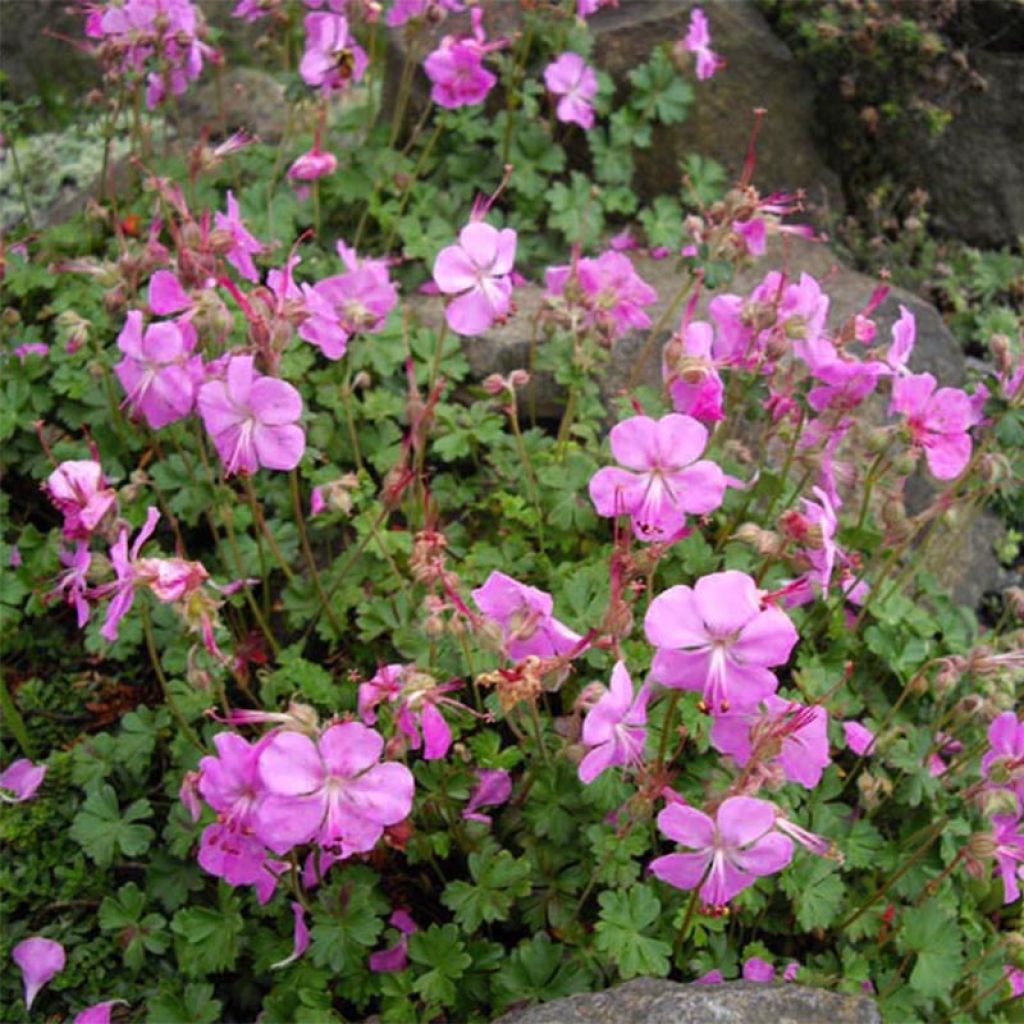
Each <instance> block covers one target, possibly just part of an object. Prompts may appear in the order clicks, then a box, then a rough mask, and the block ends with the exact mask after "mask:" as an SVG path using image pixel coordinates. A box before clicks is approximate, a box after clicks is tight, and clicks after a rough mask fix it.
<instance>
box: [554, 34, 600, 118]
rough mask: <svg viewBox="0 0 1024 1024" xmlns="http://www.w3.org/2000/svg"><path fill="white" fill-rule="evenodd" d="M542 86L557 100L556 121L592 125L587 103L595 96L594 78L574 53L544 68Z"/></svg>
mask: <svg viewBox="0 0 1024 1024" xmlns="http://www.w3.org/2000/svg"><path fill="white" fill-rule="evenodd" d="M544 84H545V85H546V86H547V87H548V89H549V90H550V91H551V92H552V93H554V94H555V95H556V96H557V97H559V99H558V109H557V111H556V116H557V117H558V120H559V121H563V122H566V123H569V122H571V123H573V124H578V125H579V126H580V127H581V128H583V129H585V130H586V129H590V128H593V126H594V108H593V106H592V105H591V100H593V98H594V97H595V96H596V95H597V75H596V74H594V69H593V68H592V67H590V66H589V65H588V64H587V63H586V61H584V59H583V58H582V57H581V56H580V55H579V54H578V53H563V54H562V55H561V56H560V57H559V58H558V60H556V61H553V62H552V63H551V64H549V65H548V66H547V67H546V68H545V69H544Z"/></svg>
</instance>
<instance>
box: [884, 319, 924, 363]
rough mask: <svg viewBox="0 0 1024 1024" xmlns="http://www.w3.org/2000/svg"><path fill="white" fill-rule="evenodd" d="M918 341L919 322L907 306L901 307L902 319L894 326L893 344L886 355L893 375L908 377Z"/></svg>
mask: <svg viewBox="0 0 1024 1024" xmlns="http://www.w3.org/2000/svg"><path fill="white" fill-rule="evenodd" d="M916 339H917V320H916V319H915V318H914V314H913V313H911V312H910V310H909V309H907V307H906V306H900V318H899V320H897V321H896V323H894V324H893V325H892V344H891V345H890V346H889V348H888V351H887V352H886V353H885V361H886V363H888V365H889V368H890V369H891V370H892V371H893V373H896V374H899V375H900V376H906V375H908V374H909V373H910V370H909V368H908V366H907V363H908V361H909V360H910V355H911V353H912V352H913V351H914V342H915V341H916Z"/></svg>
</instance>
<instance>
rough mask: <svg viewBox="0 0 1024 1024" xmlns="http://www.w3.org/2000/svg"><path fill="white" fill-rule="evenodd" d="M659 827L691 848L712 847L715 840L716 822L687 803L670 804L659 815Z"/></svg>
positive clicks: (667, 834)
mask: <svg viewBox="0 0 1024 1024" xmlns="http://www.w3.org/2000/svg"><path fill="white" fill-rule="evenodd" d="M773 820H774V819H773ZM658 828H659V829H660V830H661V831H662V832H663V833H664V834H665V835H666V836H668V837H669V839H674V840H675V841H676V842H677V843H679V845H680V846H685V847H687V848H688V849H691V850H702V849H706V848H710V847H711V846H712V845H713V844H714V841H715V823H714V822H713V821H712V820H711V819H710V818H709V817H708V816H707V815H706V814H705V813H704V812H703V811H698V810H697V808H696V807H690V806H688V805H687V804H679V803H670V804H668V805H667V806H666V807H665V808H664V809H663V810H662V811H661V813H660V814H659V815H658Z"/></svg>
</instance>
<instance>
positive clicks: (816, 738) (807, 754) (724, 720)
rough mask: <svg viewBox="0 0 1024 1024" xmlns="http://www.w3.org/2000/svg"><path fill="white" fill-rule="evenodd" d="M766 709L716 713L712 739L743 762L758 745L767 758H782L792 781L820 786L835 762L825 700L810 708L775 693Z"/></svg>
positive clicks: (768, 759) (747, 759)
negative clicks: (723, 713) (825, 774)
mask: <svg viewBox="0 0 1024 1024" xmlns="http://www.w3.org/2000/svg"><path fill="white" fill-rule="evenodd" d="M763 705H764V710H763V711H730V712H729V713H728V714H725V715H716V716H715V720H714V722H713V723H712V726H711V744H712V746H713V747H714V748H715V749H716V750H717V751H719V753H722V754H728V755H729V756H730V757H732V758H733V759H734V760H735V761H736V763H737V764H738V765H740V766H741V767H742V766H743V765H746V763H747V762H748V761H749V760H750V757H751V755H752V754H753V752H754V750H755V749H758V750H759V751H760V752H761V756H762V758H763V759H764V760H766V761H778V763H779V765H780V767H781V768H782V772H783V774H784V775H785V777H786V778H787V779H789V781H790V782H799V783H800V785H802V786H805V787H806V788H807V789H814V787H815V786H817V784H818V783H819V782H820V781H821V774H822V772H823V771H824V770H825V768H826V767H827V766H828V765H829V764H831V763H832V759H831V758H830V757H829V755H828V712H827V711H826V710H825V709H824V708H823V707H822V706H821V705H820V704H815V705H813V706H811V707H805V706H804V705H802V704H797V703H796V702H795V701H789V700H785V699H783V698H782V697H779V696H777V695H775V694H772V695H771V696H769V697H766V698H765V699H764V701H763Z"/></svg>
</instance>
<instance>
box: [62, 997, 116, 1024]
mask: <svg viewBox="0 0 1024 1024" xmlns="http://www.w3.org/2000/svg"><path fill="white" fill-rule="evenodd" d="M127 1005H128V1004H127V1002H125V1000H123V999H108V1000H107V1001H106V1002H103V1003H94V1004H93V1005H92V1006H87V1007H86V1008H85V1009H84V1010H79V1012H78V1013H77V1014H76V1016H75V1019H74V1021H73V1022H72V1024H110V1014H111V1011H112V1010H113V1009H114V1007H115V1006H127Z"/></svg>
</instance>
